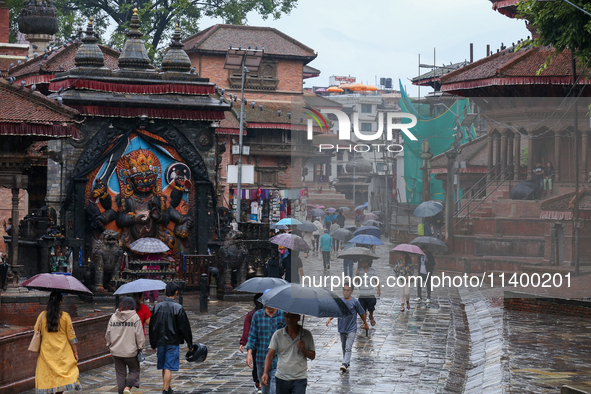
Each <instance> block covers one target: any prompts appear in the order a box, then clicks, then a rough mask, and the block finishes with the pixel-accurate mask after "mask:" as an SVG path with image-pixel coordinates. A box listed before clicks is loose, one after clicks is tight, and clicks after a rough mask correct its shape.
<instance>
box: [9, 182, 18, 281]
mask: <svg viewBox="0 0 591 394" xmlns="http://www.w3.org/2000/svg"><path fill="white" fill-rule="evenodd" d="M18 192H19V189H18V188H16V187H15V188H13V189H12V228H11V234H10V264H11V265H12V267H13V270H15V269H16V266H17V265H18V225H19V217H18Z"/></svg>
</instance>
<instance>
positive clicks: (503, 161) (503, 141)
mask: <svg viewBox="0 0 591 394" xmlns="http://www.w3.org/2000/svg"><path fill="white" fill-rule="evenodd" d="M505 171H507V131H503V132H502V133H501V173H504V172H505Z"/></svg>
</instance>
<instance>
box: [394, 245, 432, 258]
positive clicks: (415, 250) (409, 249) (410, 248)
mask: <svg viewBox="0 0 591 394" xmlns="http://www.w3.org/2000/svg"><path fill="white" fill-rule="evenodd" d="M394 251H395V252H406V253H412V254H420V255H422V256H424V255H425V253H423V251H422V250H421V248H419V247H418V246H417V245H411V244H400V245H398V246H397V247H395V248H394V249H392V250H391V252H394Z"/></svg>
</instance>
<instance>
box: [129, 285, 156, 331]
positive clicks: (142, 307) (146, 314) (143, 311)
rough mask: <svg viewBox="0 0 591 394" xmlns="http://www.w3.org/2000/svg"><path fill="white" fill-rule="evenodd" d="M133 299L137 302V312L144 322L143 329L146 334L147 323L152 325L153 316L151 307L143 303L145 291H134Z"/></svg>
mask: <svg viewBox="0 0 591 394" xmlns="http://www.w3.org/2000/svg"><path fill="white" fill-rule="evenodd" d="M133 299H134V301H135V303H136V307H135V311H136V312H137V314H138V316H139V317H140V320H141V322H142V330H143V331H144V335H145V334H146V328H145V325H146V324H147V325H148V326H149V325H150V318H151V317H152V312H151V311H150V308H148V307H147V306H146V304H144V303H143V301H144V293H134V294H133Z"/></svg>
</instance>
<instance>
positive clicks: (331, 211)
mask: <svg viewBox="0 0 591 394" xmlns="http://www.w3.org/2000/svg"><path fill="white" fill-rule="evenodd" d="M325 211H326V212H328V213H335V212H336V211H337V210H336V209H335V208H326V209H325Z"/></svg>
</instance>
